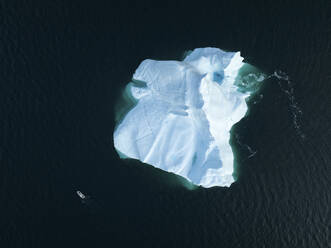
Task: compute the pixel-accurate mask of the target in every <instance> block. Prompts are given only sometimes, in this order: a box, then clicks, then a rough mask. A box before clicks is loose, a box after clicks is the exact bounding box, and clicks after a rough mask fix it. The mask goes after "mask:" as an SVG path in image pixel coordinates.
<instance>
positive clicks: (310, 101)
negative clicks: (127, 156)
mask: <svg viewBox="0 0 331 248" xmlns="http://www.w3.org/2000/svg"><path fill="white" fill-rule="evenodd" d="M0 23H1V25H0V92H1V93H0V94H1V97H0V102H1V104H0V117H1V118H0V127H1V129H0V247H4V248H7V247H8V248H11V247H20V248H21V247H153V248H154V247H199V248H200V247H207V248H213V247H217V248H218V247H225V248H230V247H249V248H258V247H309V248H315V247H321V248H325V247H331V209H330V206H331V192H330V188H331V179H330V176H331V124H330V123H331V97H330V95H331V62H330V55H331V41H330V40H331V6H330V2H329V1H326V0H325V1H323V0H318V1H305V0H303V1H300V2H299V3H295V2H294V1H270V0H266V1H255V3H252V2H248V1H242V2H232V1H231V2H230V1H219V2H218V3H217V4H208V3H207V2H200V3H198V4H194V3H193V2H191V3H189V4H184V3H182V2H177V3H169V2H167V1H162V2H161V1H160V2H158V3H157V2H150V3H147V2H134V1H132V2H128V1H118V2H116V3H115V2H111V1H64V0H63V1H56V0H54V1H24V0H22V1H14V0H13V1H9V0H7V1H4V0H2V1H0ZM205 46H215V47H218V48H221V49H226V50H231V51H241V52H242V56H243V57H244V58H245V59H246V61H247V62H248V63H250V64H253V65H255V66H257V67H259V68H260V69H262V70H263V71H265V72H266V73H268V74H269V75H271V74H273V73H274V71H279V70H281V71H283V72H285V73H286V75H288V76H289V78H290V82H289V81H288V80H281V79H278V78H276V77H271V78H270V79H269V80H267V81H266V82H265V83H264V86H263V89H262V90H261V94H263V98H262V99H260V98H259V99H255V100H256V101H257V103H256V104H254V102H251V107H250V114H249V116H247V117H246V118H244V119H243V120H242V121H240V122H239V123H238V124H236V126H235V127H234V128H233V130H232V143H233V148H234V150H235V151H236V158H237V174H238V180H237V182H236V183H234V184H233V185H232V186H231V187H230V188H219V187H215V188H211V189H202V188H199V189H196V190H189V189H187V188H186V187H185V186H183V181H182V180H181V179H180V178H179V177H176V176H174V175H171V174H168V173H165V172H161V171H160V170H157V169H154V168H152V167H151V166H148V165H143V164H141V163H139V162H136V161H122V160H120V159H119V158H118V155H117V153H116V152H115V150H114V147H113V143H112V133H113V129H114V125H115V123H114V104H115V102H116V100H117V98H118V96H119V95H120V93H121V91H122V89H123V87H124V86H125V85H126V84H127V83H128V82H129V80H130V79H131V75H132V74H133V72H134V70H135V69H136V68H137V66H138V64H139V63H140V62H141V61H142V60H143V59H145V58H153V59H180V58H181V57H182V55H183V52H184V51H186V50H189V49H194V48H196V47H205ZM300 111H302V113H301V112H300ZM302 135H304V136H305V137H304V138H302ZM247 146H249V147H250V148H251V149H252V150H254V151H257V153H256V154H255V155H254V156H253V157H250V158H249V155H250V151H249V149H248V148H247ZM76 190H80V191H82V192H84V193H85V194H87V195H89V196H90V198H89V199H88V200H87V201H85V202H82V201H81V200H80V198H79V197H78V196H77V195H76Z"/></svg>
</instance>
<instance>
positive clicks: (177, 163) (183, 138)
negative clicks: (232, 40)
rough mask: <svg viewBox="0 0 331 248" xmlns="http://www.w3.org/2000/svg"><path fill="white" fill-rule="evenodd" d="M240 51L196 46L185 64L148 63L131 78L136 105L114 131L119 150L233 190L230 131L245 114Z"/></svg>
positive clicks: (196, 180) (200, 182)
mask: <svg viewBox="0 0 331 248" xmlns="http://www.w3.org/2000/svg"><path fill="white" fill-rule="evenodd" d="M243 65H244V63H243V58H242V57H241V56H240V53H239V52H225V51H222V50H220V49H218V48H209V47H208V48H197V49H195V50H194V51H193V52H191V53H190V54H189V55H188V56H187V57H186V58H185V59H184V60H183V61H156V60H151V59H146V60H144V61H143V62H142V63H141V64H140V65H139V67H138V68H137V70H136V72H135V73H134V75H133V81H139V82H142V84H143V86H141V85H140V86H137V85H135V84H132V85H131V86H130V87H131V94H132V96H133V97H134V98H135V99H136V100H137V104H136V105H135V106H134V107H133V108H132V109H131V110H130V111H129V112H128V113H127V114H126V116H125V117H124V119H123V120H122V121H121V122H120V123H119V125H118V126H117V128H116V130H115V132H114V145H115V148H116V150H117V151H118V152H119V153H120V154H121V155H124V156H126V157H129V158H134V159H139V160H141V161H142V162H144V163H147V164H150V165H153V166H155V167H157V168H160V169H162V170H165V171H168V172H173V173H175V174H178V175H180V176H183V177H185V178H187V179H188V180H189V181H191V182H193V183H194V184H197V185H202V186H204V187H212V186H230V185H231V183H232V182H234V179H233V176H232V174H233V162H234V161H233V160H234V158H233V153H232V149H231V146H230V144H229V140H230V129H231V127H232V126H233V125H234V124H235V123H237V122H238V121H239V120H240V119H241V118H243V117H244V116H245V114H246V112H247V105H246V101H245V99H246V98H247V97H248V96H249V94H248V93H245V92H240V91H239V90H238V87H237V86H236V85H235V80H236V78H237V75H238V71H239V69H240V68H241V67H242V66H243Z"/></svg>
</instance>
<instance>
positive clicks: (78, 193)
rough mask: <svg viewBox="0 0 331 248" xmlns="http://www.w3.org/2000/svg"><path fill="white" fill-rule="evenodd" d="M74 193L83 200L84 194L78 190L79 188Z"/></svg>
mask: <svg viewBox="0 0 331 248" xmlns="http://www.w3.org/2000/svg"><path fill="white" fill-rule="evenodd" d="M76 193H77V195H78V196H79V197H80V198H81V199H83V200H84V199H85V198H86V196H85V195H84V194H83V193H82V192H80V191H79V190H77V191H76Z"/></svg>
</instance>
